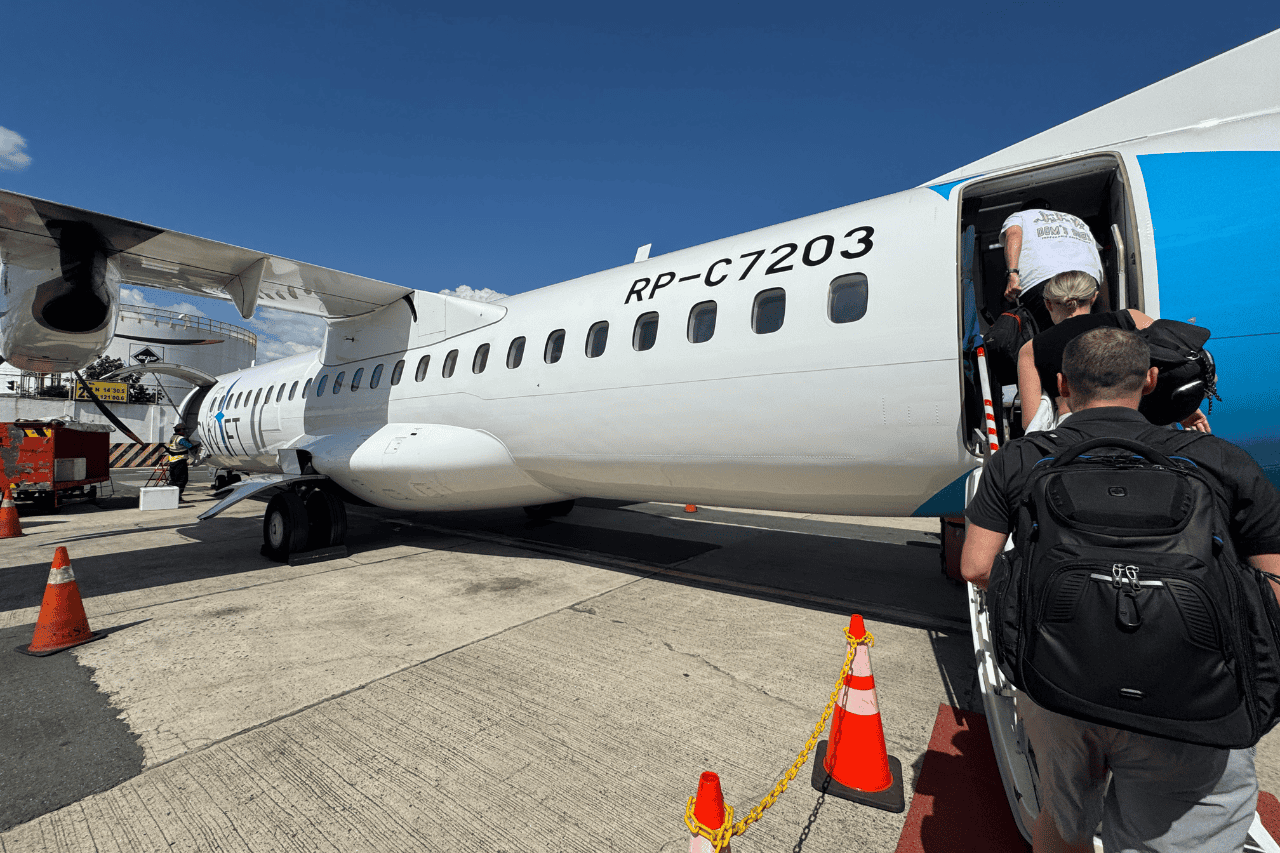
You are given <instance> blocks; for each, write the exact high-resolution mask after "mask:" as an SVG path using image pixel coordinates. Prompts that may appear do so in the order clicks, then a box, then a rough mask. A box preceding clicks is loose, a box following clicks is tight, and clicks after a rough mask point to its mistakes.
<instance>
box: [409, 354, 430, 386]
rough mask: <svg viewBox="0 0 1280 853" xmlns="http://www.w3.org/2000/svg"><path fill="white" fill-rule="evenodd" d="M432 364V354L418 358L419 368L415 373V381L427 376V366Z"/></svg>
mask: <svg viewBox="0 0 1280 853" xmlns="http://www.w3.org/2000/svg"><path fill="white" fill-rule="evenodd" d="M430 364H431V356H429V355H424V356H423V357H422V358H420V359H418V369H417V371H415V372H414V374H413V381H414V382H421V381H422V380H424V379H426V378H427V367H428V366H429V365H430Z"/></svg>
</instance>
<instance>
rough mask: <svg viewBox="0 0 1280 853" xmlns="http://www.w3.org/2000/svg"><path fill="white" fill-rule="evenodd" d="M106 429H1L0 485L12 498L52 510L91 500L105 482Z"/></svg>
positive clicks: (64, 424) (37, 425)
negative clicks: (74, 502)
mask: <svg viewBox="0 0 1280 853" xmlns="http://www.w3.org/2000/svg"><path fill="white" fill-rule="evenodd" d="M110 437H111V428H110V427H107V426H103V425H101V424H87V423H76V422H69V421H56V420H55V421H15V422H10V423H5V424H0V481H3V482H5V483H8V484H9V486H10V488H12V490H13V497H14V499H15V500H19V501H24V500H25V501H33V502H35V504H36V505H37V506H39V507H41V508H44V509H56V508H57V507H59V506H61V505H62V504H64V503H68V502H70V501H74V500H77V499H87V500H94V499H96V498H97V496H98V484H99V483H106V482H110V480H111V469H110V468H109V467H108V456H109V454H110V449H111V446H110Z"/></svg>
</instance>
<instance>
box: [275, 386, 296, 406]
mask: <svg viewBox="0 0 1280 853" xmlns="http://www.w3.org/2000/svg"><path fill="white" fill-rule="evenodd" d="M293 384H294V385H297V384H298V383H297V382H295V383H293ZM283 399H284V383H283V382H281V383H280V387H279V388H277V389H276V402H277V403H279V402H280V401H281V400H283Z"/></svg>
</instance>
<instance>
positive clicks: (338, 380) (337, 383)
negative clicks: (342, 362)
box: [329, 370, 347, 394]
mask: <svg viewBox="0 0 1280 853" xmlns="http://www.w3.org/2000/svg"><path fill="white" fill-rule="evenodd" d="M346 375H347V372H346V371H345V370H339V371H338V375H337V376H335V377H333V390H332V391H330V392H329V393H331V394H338V393H340V392H341V391H342V379H343V377H345V376H346Z"/></svg>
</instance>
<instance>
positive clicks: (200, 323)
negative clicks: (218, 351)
mask: <svg viewBox="0 0 1280 853" xmlns="http://www.w3.org/2000/svg"><path fill="white" fill-rule="evenodd" d="M120 320H121V321H122V322H123V321H125V320H134V321H136V322H139V323H146V322H150V323H151V324H152V325H155V326H159V325H160V324H161V323H164V324H166V325H168V326H170V327H171V328H174V329H190V330H192V331H202V332H210V333H212V334H216V335H222V336H224V337H228V338H236V339H237V340H241V341H245V342H247V343H248V344H250V345H251V346H253V347H255V348H256V347H257V346H258V336H257V335H255V334H254V333H253V332H251V331H249V330H248V329H245V328H243V327H241V326H233V325H232V324H230V323H224V322H222V321H221V320H210V319H209V318H208V317H201V316H200V315H199V314H179V313H178V312H177V311H168V310H166V309H164V308H152V307H150V306H148V305H121V306H120Z"/></svg>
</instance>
